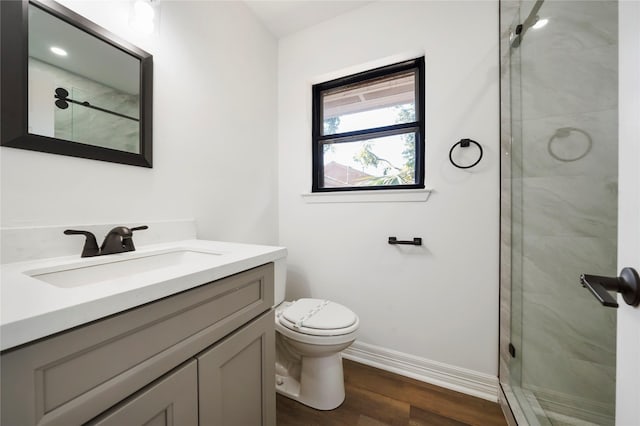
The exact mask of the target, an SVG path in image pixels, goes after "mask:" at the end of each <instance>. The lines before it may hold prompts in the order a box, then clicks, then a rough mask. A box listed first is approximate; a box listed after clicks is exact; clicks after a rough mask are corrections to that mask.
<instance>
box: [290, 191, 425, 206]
mask: <svg viewBox="0 0 640 426" xmlns="http://www.w3.org/2000/svg"><path fill="white" fill-rule="evenodd" d="M431 191H433V190H432V189H389V190H384V189H381V190H376V191H342V192H341V191H336V192H309V193H305V194H301V195H302V198H303V200H304V201H305V202H306V203H411V202H414V203H415V202H418V203H419V202H425V201H427V200H428V199H429V195H430V194H431Z"/></svg>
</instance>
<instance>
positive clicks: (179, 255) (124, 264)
mask: <svg viewBox="0 0 640 426" xmlns="http://www.w3.org/2000/svg"><path fill="white" fill-rule="evenodd" d="M219 255H220V254H219V253H213V252H204V251H194V250H182V249H181V250H176V251H170V252H162V253H149V254H141V255H140V256H137V257H134V258H126V259H122V258H118V259H114V260H113V261H111V262H106V263H99V264H86V263H76V264H68V265H64V266H62V267H60V268H58V269H56V270H51V269H47V270H46V271H45V270H34V271H26V272H25V273H26V274H27V275H29V276H31V277H33V278H35V279H38V280H40V281H44V282H47V283H49V284H52V285H54V286H56V287H62V288H72V287H80V286H84V285H89V284H96V283H99V282H103V281H113V280H117V279H118V278H124V277H130V276H131V275H135V274H143V273H147V272H152V271H160V270H162V269H165V268H173V267H186V268H197V267H199V266H203V265H204V266H206V265H209V264H210V262H211V261H212V260H214V259H215V258H216V257H217V256H219ZM96 259H100V258H96ZM100 260H102V259H100ZM105 260H107V259H106V258H105Z"/></svg>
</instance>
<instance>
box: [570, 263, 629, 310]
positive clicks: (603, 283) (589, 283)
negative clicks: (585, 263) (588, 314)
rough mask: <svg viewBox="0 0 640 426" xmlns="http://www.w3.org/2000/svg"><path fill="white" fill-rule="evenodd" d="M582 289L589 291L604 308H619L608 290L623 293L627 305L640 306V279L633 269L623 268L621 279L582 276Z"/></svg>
mask: <svg viewBox="0 0 640 426" xmlns="http://www.w3.org/2000/svg"><path fill="white" fill-rule="evenodd" d="M580 283H581V284H582V287H586V288H587V289H589V291H590V292H591V294H593V296H594V297H595V298H596V299H598V301H600V303H602V304H603V305H604V306H609V307H611V308H617V307H618V303H617V302H616V299H615V298H614V297H613V296H611V295H610V294H609V292H608V291H607V290H611V291H616V292H618V293H622V298H623V299H624V301H625V302H627V305H631V306H638V304H640V277H639V276H638V272H636V270H635V269H633V268H623V269H622V271H620V276H619V277H602V276H599V275H587V274H582V275H580Z"/></svg>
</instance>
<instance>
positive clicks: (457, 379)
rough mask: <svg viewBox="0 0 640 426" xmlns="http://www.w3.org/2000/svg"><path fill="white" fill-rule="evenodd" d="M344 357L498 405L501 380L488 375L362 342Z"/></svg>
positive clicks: (350, 348)
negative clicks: (499, 382)
mask: <svg viewBox="0 0 640 426" xmlns="http://www.w3.org/2000/svg"><path fill="white" fill-rule="evenodd" d="M342 356H343V357H344V358H346V359H349V360H352V361H356V362H359V363H361V364H366V365H369V366H371V367H376V368H379V369H381V370H386V371H389V372H392V373H395V374H399V375H401V376H406V377H410V378H412V379H416V380H420V381H422V382H426V383H431V384H433V385H436V386H440V387H443V388H447V389H451V390H453V391H456V392H462V393H465V394H467V395H472V396H476V397H478V398H482V399H486V400H489V401H493V402H498V386H499V385H498V378H497V377H494V376H491V375H489V374H484V373H479V372H477V371H473V370H468V369H466V368H460V367H456V366H453V365H449V364H444V363H442V362H438V361H432V360H430V359H426V358H421V357H417V356H414V355H409V354H405V353H402V352H398V351H394V350H391V349H386V348H383V347H380V346H375V345H370V344H368V343H362V342H359V341H355V342H354V343H353V344H352V345H351V346H350V347H348V348H347V349H345V350H344V351H343V352H342Z"/></svg>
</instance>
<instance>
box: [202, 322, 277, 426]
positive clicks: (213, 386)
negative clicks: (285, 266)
mask: <svg viewBox="0 0 640 426" xmlns="http://www.w3.org/2000/svg"><path fill="white" fill-rule="evenodd" d="M273 315H274V314H273V310H270V311H269V312H267V313H265V314H263V315H262V316H260V317H258V318H257V319H255V320H253V321H252V322H250V323H249V324H247V325H246V326H245V327H243V328H241V329H240V330H238V331H237V332H235V333H233V334H232V335H230V336H229V337H227V338H225V339H224V340H222V341H221V342H220V343H218V344H216V345H214V346H212V347H211V348H210V349H207V350H205V351H204V352H203V353H202V354H200V355H199V356H198V357H197V358H198V387H199V410H200V425H201V426H259V425H263V426H275V423H276V416H275V406H276V404H275V359H274V357H275V330H274V328H275V327H274V318H273Z"/></svg>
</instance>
